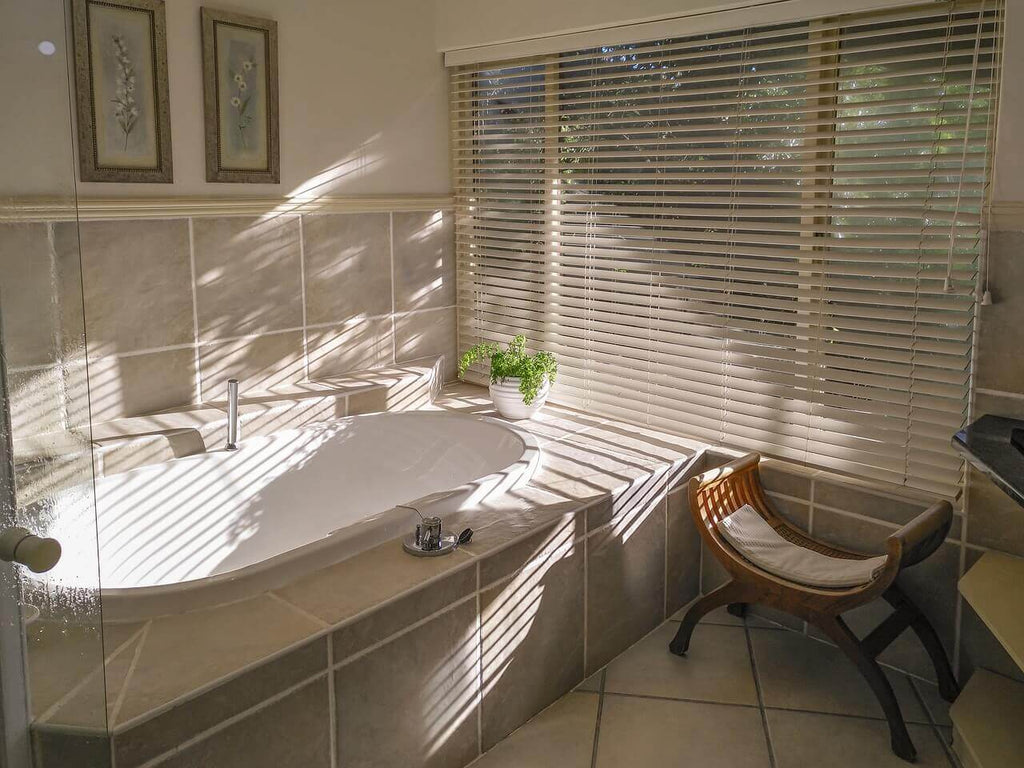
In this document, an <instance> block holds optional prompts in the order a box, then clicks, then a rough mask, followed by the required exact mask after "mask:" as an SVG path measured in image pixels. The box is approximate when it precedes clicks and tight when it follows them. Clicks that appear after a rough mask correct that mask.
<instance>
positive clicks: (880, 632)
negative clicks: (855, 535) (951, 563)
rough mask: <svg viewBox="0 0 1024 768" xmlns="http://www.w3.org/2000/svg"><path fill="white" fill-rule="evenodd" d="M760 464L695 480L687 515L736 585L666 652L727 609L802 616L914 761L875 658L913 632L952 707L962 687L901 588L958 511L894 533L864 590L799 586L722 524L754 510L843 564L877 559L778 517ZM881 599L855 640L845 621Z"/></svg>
mask: <svg viewBox="0 0 1024 768" xmlns="http://www.w3.org/2000/svg"><path fill="white" fill-rule="evenodd" d="M760 459H761V457H760V456H759V455H758V454H756V453H752V454H749V455H747V456H744V457H742V458H740V459H737V460H736V461H733V462H731V463H729V464H726V465H724V466H722V467H718V468H716V469H712V470H708V471H707V472H704V473H703V474H701V475H699V476H698V477H694V478H691V479H690V483H689V498H690V511H691V513H692V514H693V516H694V519H695V521H696V523H697V529H698V531H699V532H700V535H701V538H702V539H703V541H704V544H705V545H706V546H707V548H708V550H709V551H710V552H711V553H712V554H713V555H714V556H715V558H716V559H717V560H718V561H719V562H720V563H721V564H722V565H723V566H724V568H725V569H726V571H728V573H729V576H730V577H731V578H730V580H729V581H728V582H727V583H726V584H724V585H722V586H721V587H719V588H718V589H716V590H714V591H713V592H710V593H709V594H707V595H704V596H703V597H702V598H701V599H700V600H698V601H697V602H696V603H694V604H693V606H691V607H690V609H689V611H687V613H686V616H685V617H684V618H683V622H682V624H681V625H680V627H679V631H678V632H677V633H676V636H675V638H674V639H673V640H672V642H671V643H670V644H669V649H670V650H671V651H672V653H675V654H677V655H680V656H682V655H684V654H685V653H686V650H687V648H688V647H689V644H690V637H691V636H692V634H693V630H694V628H695V627H696V625H697V623H698V622H699V621H700V620H701V618H702V617H703V616H704V615H706V614H707V613H708V612H710V611H712V610H714V609H715V608H718V607H720V606H722V605H728V606H729V607H730V612H732V613H736V614H739V615H741V614H742V610H743V608H744V606H745V605H746V604H748V603H759V604H762V605H766V606H770V607H772V608H775V609H776V610H780V611H785V612H786V613H789V614H792V615H794V616H797V617H799V618H801V619H803V620H804V621H806V622H808V623H809V624H813V625H814V626H816V627H818V628H819V629H820V630H821V631H822V632H824V633H825V635H826V636H827V637H828V638H829V639H831V640H832V642H834V643H835V644H836V645H837V646H839V648H840V649H841V650H842V651H843V652H844V653H845V654H846V656H847V657H848V658H849V659H850V660H851V661H852V662H853V663H854V664H855V665H856V666H857V669H858V670H859V671H860V673H861V675H863V676H864V678H865V679H866V680H867V682H868V684H869V685H870V686H871V689H872V691H873V692H874V694H875V696H876V697H877V698H878V701H879V703H880V704H881V706H882V710H883V711H884V712H885V716H886V719H887V720H888V722H889V731H890V736H891V745H892V750H893V752H895V753H896V754H897V755H898V756H899V757H901V758H903V759H904V760H908V761H913V760H914V759H915V758H916V750H915V749H914V745H913V742H912V741H911V740H910V735H909V734H908V733H907V727H906V724H905V723H904V721H903V715H902V713H901V712H900V708H899V704H898V703H897V701H896V695H895V694H894V693H893V690H892V686H891V685H890V684H889V681H888V679H887V678H886V676H885V674H884V673H883V672H882V670H881V668H880V667H879V665H878V662H877V661H876V658H877V657H878V655H879V654H880V653H881V652H882V651H883V650H885V648H887V647H888V646H889V644H890V643H892V641H893V640H895V639H896V638H897V637H898V636H899V635H900V634H902V632H903V631H905V630H906V629H908V628H910V629H913V630H914V632H915V634H916V635H917V636H918V638H919V639H920V641H921V643H922V644H923V645H924V647H925V650H926V651H927V652H928V655H929V657H930V658H931V661H932V664H933V665H934V667H935V674H936V677H937V679H938V683H939V691H940V693H941V694H942V696H943V698H944V699H946V700H947V701H952V700H953V699H955V698H956V696H957V695H958V694H959V692H960V689H959V686H958V684H957V682H956V679H955V677H954V676H953V670H952V668H951V667H950V664H949V660H948V659H947V658H946V653H945V650H944V649H943V647H942V644H941V642H940V641H939V637H938V635H937V634H936V632H935V629H934V628H933V627H932V625H931V623H930V622H929V621H928V619H927V618H925V616H924V614H922V613H921V611H920V610H919V609H918V608H917V606H916V605H914V603H913V602H912V601H911V600H910V598H909V597H908V596H907V595H906V593H904V592H903V590H901V589H900V587H899V585H898V584H897V583H896V579H897V577H898V576H899V573H900V571H901V570H902V569H904V568H908V567H910V566H912V565H914V564H916V563H919V562H921V561H922V560H924V559H925V558H927V557H928V556H929V555H931V554H932V553H933V552H934V551H935V550H936V549H937V548H938V547H939V545H940V544H942V542H943V541H944V540H945V538H946V536H947V534H948V533H949V529H950V526H951V525H952V522H953V508H952V507H951V506H950V504H949V503H948V502H945V501H940V502H937V503H936V504H934V505H933V506H932V507H930V508H929V509H927V510H926V511H924V512H922V513H921V514H920V515H918V516H917V517H916V518H914V519H913V520H912V521H910V522H909V523H907V524H906V525H905V526H903V527H902V528H900V529H899V530H898V531H896V532H895V533H893V534H892V536H890V537H889V538H888V540H887V541H886V545H885V550H886V551H885V555H886V561H885V564H884V566H883V567H882V568H881V569H880V570H878V571H877V572H876V573H875V575H874V577H873V578H871V579H870V580H869V581H866V582H865V583H863V584H859V585H857V586H854V587H843V588H839V589H831V588H824V587H814V586H808V585H805V584H800V583H797V582H794V581H789V580H787V579H785V578H781V577H779V576H777V575H775V574H773V573H769V572H768V571H765V570H763V569H761V568H759V567H758V566H756V565H754V564H753V563H752V562H750V561H749V560H747V559H745V558H744V557H743V555H742V553H741V552H739V551H738V550H737V549H735V548H734V547H733V546H732V545H731V544H730V543H729V542H728V541H726V539H725V538H724V537H723V536H722V534H721V532H720V530H719V524H720V523H721V521H722V520H723V519H725V518H726V517H728V516H729V515H731V514H732V513H733V512H735V511H736V510H738V509H739V508H740V507H742V506H743V505H744V504H749V505H750V506H751V507H753V508H754V509H755V510H756V511H757V512H758V514H760V515H761V517H763V518H764V520H765V521H766V522H767V523H768V524H769V525H770V526H771V527H772V528H773V529H774V530H775V532H776V533H778V534H779V535H780V536H781V537H783V538H784V539H786V540H787V541H789V542H792V543H793V544H796V545H798V546H800V547H804V548H806V549H810V550H813V551H815V552H819V553H821V554H824V555H827V556H828V557H834V558H840V559H859V560H863V559H868V558H873V557H877V556H878V555H877V554H865V553H862V552H854V551H851V550H846V549H842V548H840V547H834V546H832V545H829V544H826V543H824V542H821V541H817V540H815V539H813V538H811V537H810V536H808V535H807V534H806V533H805V532H803V531H801V530H800V529H798V528H795V527H794V526H792V525H791V524H790V523H789V522H787V521H786V520H785V519H783V518H782V517H780V516H779V515H778V514H777V513H776V512H775V510H774V509H773V508H772V505H771V503H770V502H769V500H768V497H767V496H766V495H765V492H764V488H763V486H762V485H761V480H760V476H759V474H758V463H759V461H760ZM879 597H881V598H882V599H884V600H885V601H886V602H888V603H889V604H890V605H891V606H892V607H893V608H894V609H895V610H894V612H893V613H892V614H891V615H890V616H889V617H888V618H886V619H885V620H884V621H883V622H882V623H881V624H879V625H878V626H877V627H876V628H875V629H874V630H873V631H872V632H871V633H870V634H868V635H867V636H866V637H865V638H863V639H859V638H857V636H856V635H854V634H853V632H852V631H851V630H850V628H849V627H848V626H847V624H846V622H845V621H843V618H842V614H843V613H845V612H847V611H849V610H852V609H854V608H857V607H859V606H861V605H865V604H866V603H869V602H871V601H872V600H874V599H876V598H879Z"/></svg>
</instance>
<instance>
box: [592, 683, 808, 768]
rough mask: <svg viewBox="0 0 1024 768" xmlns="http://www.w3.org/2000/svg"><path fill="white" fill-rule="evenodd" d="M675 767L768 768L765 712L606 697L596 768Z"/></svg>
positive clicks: (683, 702) (749, 708)
mask: <svg viewBox="0 0 1024 768" xmlns="http://www.w3.org/2000/svg"><path fill="white" fill-rule="evenodd" d="M724 734H728V738H724V737H723V735H724ZM671 765H692V766H700V768H768V766H769V765H770V763H769V760H768V747H767V744H766V742H765V737H764V730H763V728H762V725H761V713H760V712H758V710H757V709H756V708H755V707H733V706H728V705H723V704H697V703H693V702H687V701H666V700H664V699H642V698H636V697H632V696H615V695H608V696H605V699H604V707H603V710H602V713H601V731H600V734H599V737H598V746H597V761H596V768H624V767H625V766H628V768H648V767H650V768H655V767H656V768H664V767H665V766H671ZM808 765H811V763H808Z"/></svg>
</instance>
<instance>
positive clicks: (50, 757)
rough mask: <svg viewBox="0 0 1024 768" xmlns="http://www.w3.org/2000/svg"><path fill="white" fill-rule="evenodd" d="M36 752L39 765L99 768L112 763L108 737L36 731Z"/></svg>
mask: <svg viewBox="0 0 1024 768" xmlns="http://www.w3.org/2000/svg"><path fill="white" fill-rule="evenodd" d="M32 755H33V759H34V760H35V762H36V765H38V766H39V768H96V766H104V765H110V740H109V739H107V737H106V736H88V735H85V734H82V733H61V732H58V731H42V730H33V732H32Z"/></svg>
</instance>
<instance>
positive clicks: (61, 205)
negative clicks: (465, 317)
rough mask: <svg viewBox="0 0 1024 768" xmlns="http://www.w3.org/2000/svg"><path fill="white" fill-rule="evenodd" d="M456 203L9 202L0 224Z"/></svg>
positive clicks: (399, 198) (402, 198) (433, 198)
mask: <svg viewBox="0 0 1024 768" xmlns="http://www.w3.org/2000/svg"><path fill="white" fill-rule="evenodd" d="M453 207H454V199H453V197H452V196H451V195H449V194H438V195H359V196H349V197H344V196H330V197H285V196H281V197H120V198H81V199H79V200H78V201H77V202H76V201H75V200H73V199H71V198H64V199H59V198H15V199H10V198H8V199H7V200H5V201H4V202H3V203H2V204H0V222H5V223H16V222H28V221H73V220H75V219H76V218H77V219H79V220H81V221H109V220H117V219H180V218H186V217H197V216H276V215H283V214H295V213H373V212H387V211H426V210H437V209H451V208H453Z"/></svg>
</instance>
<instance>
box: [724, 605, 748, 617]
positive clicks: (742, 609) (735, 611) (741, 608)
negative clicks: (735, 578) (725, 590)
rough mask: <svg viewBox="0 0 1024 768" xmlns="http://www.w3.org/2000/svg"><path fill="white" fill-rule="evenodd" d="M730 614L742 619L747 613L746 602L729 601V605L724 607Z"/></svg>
mask: <svg viewBox="0 0 1024 768" xmlns="http://www.w3.org/2000/svg"><path fill="white" fill-rule="evenodd" d="M725 610H727V611H728V612H729V613H730V614H732V615H733V616H735V617H736V618H737V619H742V618H743V617H744V616H746V615H747V604H746V603H729V607H728V608H726V609H725Z"/></svg>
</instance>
